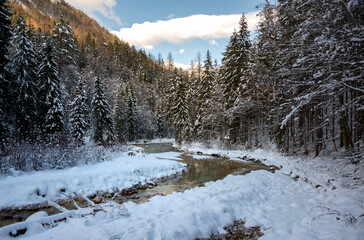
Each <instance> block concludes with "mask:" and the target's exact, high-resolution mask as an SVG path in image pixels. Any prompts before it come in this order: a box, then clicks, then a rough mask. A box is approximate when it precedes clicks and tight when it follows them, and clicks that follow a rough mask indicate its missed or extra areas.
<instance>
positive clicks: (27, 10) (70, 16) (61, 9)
mask: <svg viewBox="0 0 364 240" xmlns="http://www.w3.org/2000/svg"><path fill="white" fill-rule="evenodd" d="M10 4H11V8H12V12H13V16H14V17H16V16H17V15H18V14H21V15H22V16H23V17H25V18H26V19H27V21H28V23H30V24H32V25H33V26H34V27H35V29H38V28H40V29H42V30H43V31H44V30H45V31H50V30H52V29H53V27H54V23H55V21H58V20H59V17H60V16H61V15H62V14H63V15H64V16H65V18H66V19H67V21H68V22H69V24H70V26H71V27H72V29H73V32H74V34H75V36H76V38H77V40H78V42H79V43H81V42H83V41H84V40H85V39H86V37H87V35H88V34H89V33H90V34H91V37H92V38H93V39H95V41H96V43H103V42H106V43H107V42H114V41H115V40H116V39H118V38H117V37H116V36H115V35H113V34H111V33H110V32H109V31H107V30H106V29H105V28H104V27H101V26H100V25H99V24H98V23H97V22H96V21H95V20H94V19H92V18H90V17H89V16H87V15H86V14H85V13H84V12H82V11H81V10H78V9H76V8H74V7H72V6H71V5H70V4H68V3H67V2H65V1H64V0H13V1H10Z"/></svg>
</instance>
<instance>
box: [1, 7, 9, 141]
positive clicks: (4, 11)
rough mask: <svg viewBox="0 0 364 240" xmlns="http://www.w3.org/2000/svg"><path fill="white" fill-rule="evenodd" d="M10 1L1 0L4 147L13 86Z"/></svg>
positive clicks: (2, 135)
mask: <svg viewBox="0 0 364 240" xmlns="http://www.w3.org/2000/svg"><path fill="white" fill-rule="evenodd" d="M8 4H9V1H7V0H1V1H0V52H1V54H0V148H1V147H3V144H4V141H5V139H6V138H7V136H8V135H9V134H10V127H9V125H10V119H8V118H9V115H10V106H9V103H10V102H11V91H12V89H11V86H10V81H9V79H10V76H9V74H8V71H7V70H6V68H5V67H6V65H7V64H8V63H9V58H8V54H9V46H10V40H11V36H12V21H11V18H10V16H11V11H10V8H9V5H8Z"/></svg>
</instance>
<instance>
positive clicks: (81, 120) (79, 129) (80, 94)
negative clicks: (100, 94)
mask: <svg viewBox="0 0 364 240" xmlns="http://www.w3.org/2000/svg"><path fill="white" fill-rule="evenodd" d="M75 95H76V97H75V99H74V100H73V102H72V104H71V106H72V110H71V119H70V122H71V125H72V134H73V137H74V138H75V140H76V141H78V142H79V143H81V144H83V143H84V137H85V135H86V133H85V132H86V130H87V129H88V127H89V123H88V111H89V109H88V106H87V101H86V100H87V99H86V93H85V90H84V82H83V79H82V77H80V79H79V80H78V84H77V88H76V92H75Z"/></svg>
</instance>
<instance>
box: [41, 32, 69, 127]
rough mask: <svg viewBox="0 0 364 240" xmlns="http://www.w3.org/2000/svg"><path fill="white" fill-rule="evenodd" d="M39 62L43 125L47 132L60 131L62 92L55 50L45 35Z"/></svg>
mask: <svg viewBox="0 0 364 240" xmlns="http://www.w3.org/2000/svg"><path fill="white" fill-rule="evenodd" d="M41 58H42V60H41V63H40V66H39V78H40V81H41V87H40V89H41V92H42V93H43V94H44V95H43V98H44V100H43V102H42V103H43V106H42V112H43V114H44V127H45V130H46V132H47V133H50V134H54V133H60V132H62V131H63V130H64V127H65V124H64V109H63V105H62V94H61V87H60V81H59V78H58V64H57V50H56V49H55V47H54V44H53V42H52V39H51V38H50V37H48V36H47V37H45V40H44V42H43V46H42V49H41Z"/></svg>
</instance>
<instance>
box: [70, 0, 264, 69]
mask: <svg viewBox="0 0 364 240" xmlns="http://www.w3.org/2000/svg"><path fill="white" fill-rule="evenodd" d="M67 1H68V2H69V3H70V4H71V5H73V6H75V7H77V8H79V9H81V10H83V11H84V12H85V13H87V14H88V15H89V16H91V17H93V18H95V19H96V20H97V21H98V22H99V23H100V24H101V25H102V26H104V27H105V28H107V29H108V30H110V31H111V32H113V33H114V34H116V35H117V36H118V37H119V38H121V39H123V40H124V41H127V42H129V43H130V44H131V45H135V46H136V47H137V48H143V49H145V51H146V52H150V53H152V54H153V55H155V56H158V54H159V53H161V54H162V56H163V58H164V59H166V58H167V55H168V53H169V52H171V53H172V55H173V59H174V61H175V62H176V63H177V64H178V63H179V64H181V65H189V63H190V62H191V60H192V59H195V57H196V55H197V53H198V52H200V53H201V55H202V58H204V56H205V55H206V51H207V50H208V49H209V50H210V51H211V53H212V57H213V58H214V59H217V60H218V61H220V60H221V57H222V55H221V53H222V52H223V51H224V49H225V47H226V45H227V42H228V40H229V37H230V35H231V33H232V32H233V30H234V28H236V27H237V26H238V23H239V19H240V17H241V14H242V13H244V14H245V15H246V17H247V21H248V27H249V30H251V31H254V29H255V26H256V24H257V22H258V18H257V17H256V14H257V11H258V10H259V9H257V8H256V6H257V5H261V4H263V3H264V0H67Z"/></svg>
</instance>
